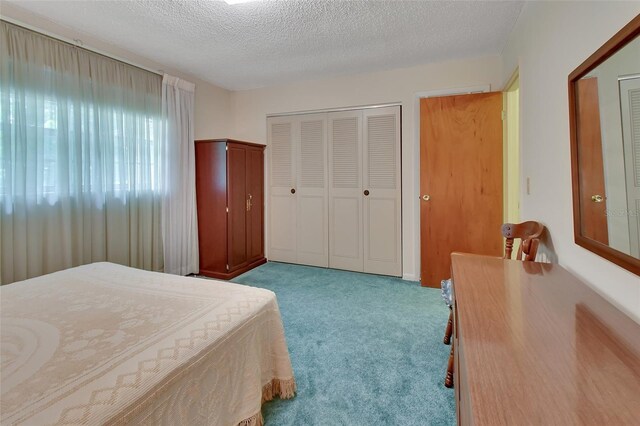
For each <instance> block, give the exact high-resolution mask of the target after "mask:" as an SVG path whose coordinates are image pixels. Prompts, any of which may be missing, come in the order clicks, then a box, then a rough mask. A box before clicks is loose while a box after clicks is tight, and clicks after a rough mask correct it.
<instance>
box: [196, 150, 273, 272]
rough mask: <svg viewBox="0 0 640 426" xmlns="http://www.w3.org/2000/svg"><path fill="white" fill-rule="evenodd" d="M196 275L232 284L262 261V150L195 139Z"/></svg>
mask: <svg viewBox="0 0 640 426" xmlns="http://www.w3.org/2000/svg"><path fill="white" fill-rule="evenodd" d="M195 145H196V196H197V204H198V239H199V246H200V274H202V275H206V276H208V277H212V278H220V279H231V278H233V277H235V276H237V275H240V274H242V273H244V272H246V271H248V270H249V269H252V268H255V267H256V266H259V265H262V264H263V263H265V262H266V261H267V260H266V259H265V257H264V148H265V147H264V145H258V144H254V143H250V142H242V141H237V140H232V139H207V140H197V141H195Z"/></svg>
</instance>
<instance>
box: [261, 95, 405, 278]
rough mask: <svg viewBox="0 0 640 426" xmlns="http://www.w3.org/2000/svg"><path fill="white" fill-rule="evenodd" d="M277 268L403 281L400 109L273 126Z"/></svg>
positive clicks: (289, 119) (279, 121)
mask: <svg viewBox="0 0 640 426" xmlns="http://www.w3.org/2000/svg"><path fill="white" fill-rule="evenodd" d="M268 139H269V147H270V149H269V151H270V173H269V176H270V183H269V188H270V195H269V197H270V202H269V206H270V210H269V257H270V259H271V260H275V261H281V262H290V263H299V264H305V265H313V266H322V267H330V268H336V269H346V270H351V271H359V272H369V273H375V274H383V275H392V276H400V275H402V256H401V250H402V248H401V169H400V107H399V106H393V107H379V108H367V109H354V110H348V111H339V112H327V113H316V114H299V115H290V116H278V117H270V118H268Z"/></svg>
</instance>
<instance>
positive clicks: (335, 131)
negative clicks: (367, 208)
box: [327, 111, 363, 271]
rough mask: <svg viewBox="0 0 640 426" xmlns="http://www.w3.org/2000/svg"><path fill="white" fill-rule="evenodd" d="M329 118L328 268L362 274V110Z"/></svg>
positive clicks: (338, 113)
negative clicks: (360, 272)
mask: <svg viewBox="0 0 640 426" xmlns="http://www.w3.org/2000/svg"><path fill="white" fill-rule="evenodd" d="M327 117H328V137H329V267H331V268H337V269H348V270H352V271H362V270H363V253H362V244H363V238H362V230H363V223H362V198H363V193H362V179H361V177H362V111H346V112H335V113H329V114H328V115H327Z"/></svg>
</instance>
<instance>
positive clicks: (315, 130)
mask: <svg viewBox="0 0 640 426" xmlns="http://www.w3.org/2000/svg"><path fill="white" fill-rule="evenodd" d="M297 117H298V123H299V127H298V129H299V134H297V135H296V136H298V135H299V140H298V141H297V142H298V143H297V144H296V146H297V154H298V155H297V167H296V171H297V190H296V194H295V195H296V198H297V245H296V246H297V256H298V259H297V263H300V264H304V265H313V266H323V267H327V266H329V243H328V236H329V229H328V216H327V215H328V208H329V207H328V200H327V114H304V115H300V116H297ZM296 139H298V138H294V141H295V140H296Z"/></svg>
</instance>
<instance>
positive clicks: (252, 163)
mask: <svg viewBox="0 0 640 426" xmlns="http://www.w3.org/2000/svg"><path fill="white" fill-rule="evenodd" d="M246 175H247V193H246V196H245V197H246V200H245V204H246V211H247V225H246V226H247V261H248V262H252V261H254V260H257V259H259V258H262V257H264V231H263V229H264V195H263V193H264V150H263V148H258V147H247V164H246Z"/></svg>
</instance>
